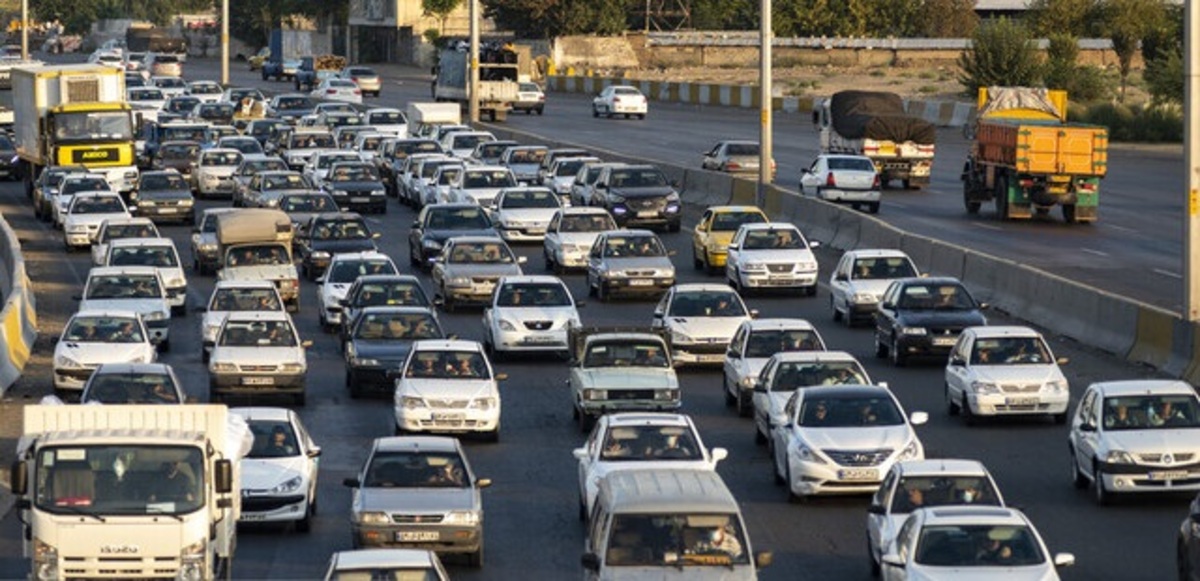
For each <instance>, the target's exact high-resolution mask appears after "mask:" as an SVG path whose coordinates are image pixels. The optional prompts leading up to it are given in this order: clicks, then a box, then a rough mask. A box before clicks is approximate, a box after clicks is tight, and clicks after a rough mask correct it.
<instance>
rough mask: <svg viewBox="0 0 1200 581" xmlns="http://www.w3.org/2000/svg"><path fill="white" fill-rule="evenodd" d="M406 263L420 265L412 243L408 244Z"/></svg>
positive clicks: (418, 266)
mask: <svg viewBox="0 0 1200 581" xmlns="http://www.w3.org/2000/svg"><path fill="white" fill-rule="evenodd" d="M408 264H409V265H411V266H414V267H417V268H420V267H421V259H420V258H418V257H417V255H416V249H415V248H413V246H412V244H409V245H408Z"/></svg>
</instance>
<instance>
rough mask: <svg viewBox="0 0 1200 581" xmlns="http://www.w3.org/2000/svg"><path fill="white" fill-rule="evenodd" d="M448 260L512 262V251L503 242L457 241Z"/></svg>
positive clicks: (459, 262)
mask: <svg viewBox="0 0 1200 581" xmlns="http://www.w3.org/2000/svg"><path fill="white" fill-rule="evenodd" d="M447 262H450V263H452V264H512V263H514V262H516V258H514V257H513V255H512V251H511V250H509V248H508V246H506V245H505V244H504V243H503V242H499V241H496V242H456V243H455V244H454V246H453V247H452V249H451V251H450V256H449V257H448V258H447Z"/></svg>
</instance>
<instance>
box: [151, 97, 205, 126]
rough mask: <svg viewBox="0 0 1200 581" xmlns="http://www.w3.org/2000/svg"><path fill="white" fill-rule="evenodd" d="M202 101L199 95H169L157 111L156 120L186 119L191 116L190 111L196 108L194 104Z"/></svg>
mask: <svg viewBox="0 0 1200 581" xmlns="http://www.w3.org/2000/svg"><path fill="white" fill-rule="evenodd" d="M202 102H203V101H201V100H200V97H193V96H191V95H179V96H176V97H171V98H170V99H167V102H166V104H164V105H163V108H162V110H160V111H159V112H158V122H159V123H168V122H170V121H186V120H188V119H190V118H191V116H192V112H193V111H195V110H196V105H199V104H200V103H202Z"/></svg>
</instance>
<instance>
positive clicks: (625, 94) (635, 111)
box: [592, 85, 650, 119]
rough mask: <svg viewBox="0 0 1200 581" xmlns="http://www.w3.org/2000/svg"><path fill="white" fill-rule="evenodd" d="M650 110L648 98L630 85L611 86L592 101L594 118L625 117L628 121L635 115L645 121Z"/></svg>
mask: <svg viewBox="0 0 1200 581" xmlns="http://www.w3.org/2000/svg"><path fill="white" fill-rule="evenodd" d="M649 109H650V102H649V101H648V100H647V99H646V96H645V95H643V94H642V92H641V91H639V90H637V88H636V87H631V86H629V85H610V86H608V87H605V88H604V90H603V91H600V94H599V95H596V98H595V99H592V117H599V116H601V115H604V116H605V117H609V118H611V117H612V116H613V115H624V116H625V118H626V119H628V118H629V117H630V116H631V115H634V116H637V118H638V119H645V118H646V113H648V112H649Z"/></svg>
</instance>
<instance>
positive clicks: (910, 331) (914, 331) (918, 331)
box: [900, 327, 928, 335]
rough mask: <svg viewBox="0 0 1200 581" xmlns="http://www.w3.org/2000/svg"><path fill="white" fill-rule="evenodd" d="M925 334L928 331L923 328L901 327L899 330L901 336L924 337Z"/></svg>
mask: <svg viewBox="0 0 1200 581" xmlns="http://www.w3.org/2000/svg"><path fill="white" fill-rule="evenodd" d="M927 332H928V331H926V330H925V327H901V328H900V334H901V335H924V334H926V333H927Z"/></svg>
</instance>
